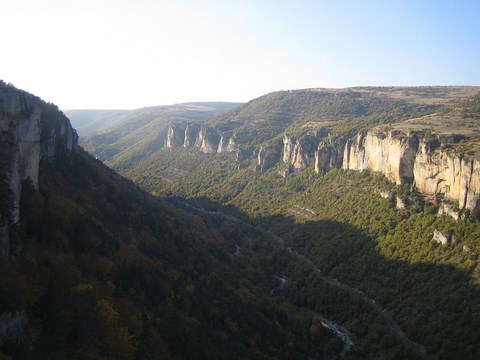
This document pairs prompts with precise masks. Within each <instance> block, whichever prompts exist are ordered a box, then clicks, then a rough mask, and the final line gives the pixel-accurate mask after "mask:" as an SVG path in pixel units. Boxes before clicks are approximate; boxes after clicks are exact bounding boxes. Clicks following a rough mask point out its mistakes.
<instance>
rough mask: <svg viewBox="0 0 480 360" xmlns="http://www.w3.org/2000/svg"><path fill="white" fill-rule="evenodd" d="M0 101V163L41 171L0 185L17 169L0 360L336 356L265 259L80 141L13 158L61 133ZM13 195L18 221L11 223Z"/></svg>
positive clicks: (14, 93)
mask: <svg viewBox="0 0 480 360" xmlns="http://www.w3.org/2000/svg"><path fill="white" fill-rule="evenodd" d="M0 106H1V112H0V115H1V118H0V121H1V122H0V124H1V125H2V129H7V128H9V127H10V128H13V129H16V130H18V131H17V132H16V134H17V135H15V136H13V135H12V134H10V133H8V132H7V131H4V132H2V138H1V145H2V146H3V147H8V146H9V147H10V150H9V152H3V153H2V164H8V163H9V161H10V162H12V161H13V162H15V161H21V162H22V161H27V162H29V163H31V162H32V161H40V162H39V163H37V165H39V173H36V172H30V175H31V176H34V175H36V176H35V182H33V181H32V180H33V179H32V178H30V176H28V177H26V178H25V179H24V181H23V182H22V185H21V187H20V188H18V189H13V188H11V187H10V185H9V182H5V181H6V180H8V179H10V175H15V176H16V177H18V176H21V175H22V174H21V173H12V172H11V171H10V170H9V173H8V174H6V175H5V176H3V177H2V182H1V185H2V186H1V188H0V189H1V198H0V200H1V209H2V213H1V214H2V217H1V221H2V223H1V225H2V242H5V243H6V244H7V245H8V247H9V252H4V253H2V255H1V256H2V261H1V262H0V294H1V296H0V357H1V358H5V359H133V358H138V359H245V358H249V359H265V358H281V357H282V358H294V359H305V358H317V357H324V356H326V357H334V356H336V354H340V353H341V352H342V349H343V346H344V345H343V343H342V341H341V340H340V339H339V338H338V335H336V334H335V333H334V332H332V331H330V330H328V329H327V328H325V327H324V326H323V325H322V321H323V322H325V321H328V319H326V318H324V317H323V316H322V315H320V314H318V313H316V312H314V311H313V310H311V309H309V308H308V307H305V306H297V305H295V304H292V303H291V302H289V301H288V300H287V299H285V298H284V297H278V296H273V294H274V292H275V291H276V290H277V289H279V288H280V287H281V283H280V282H279V281H278V279H277V277H276V272H275V269H274V267H273V265H272V264H269V263H267V262H266V256H265V254H262V253H259V254H258V255H257V256H252V257H243V256H238V255H236V254H235V249H234V248H233V250H232V242H231V239H229V238H226V237H224V236H223V234H222V233H221V232H219V231H218V230H215V229H214V228H211V227H210V226H208V225H207V224H206V223H205V221H204V220H203V219H202V218H201V217H199V216H196V215H192V214H188V213H187V212H185V211H183V210H180V209H179V208H177V207H174V206H172V205H169V204H167V203H165V202H163V201H161V200H159V199H155V198H153V197H151V196H150V195H148V194H147V193H145V192H144V191H143V190H141V189H140V188H138V187H137V186H136V185H134V184H133V183H131V182H130V181H129V180H126V179H124V178H122V177H121V176H119V175H117V174H116V173H114V172H113V171H112V170H110V169H108V168H107V167H105V166H104V165H103V164H101V163H100V162H99V161H97V160H95V159H93V157H91V156H90V155H88V154H87V153H86V152H84V151H83V150H82V149H80V148H78V147H77V146H76V144H70V147H69V148H67V147H66V144H64V143H59V144H58V146H57V147H56V150H55V151H52V152H45V153H43V152H41V153H40V155H41V156H39V157H37V156H34V155H35V154H32V153H31V152H30V153H25V154H26V156H28V158H24V159H20V160H18V158H17V159H10V158H9V156H10V154H15V151H19V149H20V151H22V146H24V145H22V142H24V141H25V139H27V140H28V138H29V137H31V136H32V134H33V132H25V131H23V129H24V127H25V126H27V125H28V128H29V129H35V131H37V132H38V133H39V134H41V135H42V136H41V138H40V140H39V144H38V145H39V149H43V148H45V146H46V143H49V144H51V143H52V139H51V138H49V136H57V141H60V138H58V137H59V136H60V135H59V134H60V132H61V131H63V134H64V135H65V134H67V133H68V131H66V130H65V128H62V127H61V126H60V125H61V124H62V123H61V122H60V121H61V120H62V119H64V117H63V115H62V114H61V113H60V112H59V111H58V109H57V108H56V107H55V106H53V105H51V104H45V103H43V102H42V101H41V100H40V99H39V98H36V97H34V96H32V95H30V94H28V93H25V92H22V91H20V90H17V89H15V88H13V87H12V86H11V85H6V84H4V83H1V87H0ZM46 110H48V111H46ZM62 121H63V120H62ZM31 124H33V125H31ZM44 124H49V125H50V126H51V127H52V128H53V129H57V130H56V131H59V132H58V133H57V132H52V133H51V132H48V131H47V130H48V129H47V128H45V127H44ZM70 131H72V132H73V130H71V128H70ZM26 136H27V138H26ZM45 149H48V148H45ZM42 154H43V155H42ZM46 154H50V156H49V157H48V158H47V157H46ZM37 155H38V154H37ZM21 162H20V163H21ZM15 169H17V170H15ZM15 169H14V170H12V171H13V172H15V171H18V168H15ZM33 170H35V167H33ZM7 175H8V176H7ZM9 181H10V180H9ZM15 191H21V197H20V203H19V207H20V208H19V214H20V217H19V221H17V222H13V221H14V220H13V217H10V214H11V213H12V212H13V211H14V209H13V208H12V204H13V201H12V196H13V195H14V192H15ZM5 227H6V229H7V232H6V233H4V232H3V229H5ZM329 324H333V323H331V322H329ZM330 326H331V325H330Z"/></svg>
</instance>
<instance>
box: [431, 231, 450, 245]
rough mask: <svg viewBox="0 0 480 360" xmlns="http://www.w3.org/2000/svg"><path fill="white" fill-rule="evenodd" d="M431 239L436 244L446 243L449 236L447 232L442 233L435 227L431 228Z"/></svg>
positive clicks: (448, 240)
mask: <svg viewBox="0 0 480 360" xmlns="http://www.w3.org/2000/svg"><path fill="white" fill-rule="evenodd" d="M432 239H433V241H435V242H436V243H438V244H442V245H446V244H448V243H449V242H450V240H451V236H450V235H449V234H444V233H442V232H441V231H438V230H437V229H435V230H433V238H432Z"/></svg>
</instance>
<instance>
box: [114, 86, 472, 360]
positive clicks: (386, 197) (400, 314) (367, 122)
mask: <svg viewBox="0 0 480 360" xmlns="http://www.w3.org/2000/svg"><path fill="white" fill-rule="evenodd" d="M357 92H359V91H358V89H357V91H354V94H352V93H351V92H349V91H346V94H348V95H346V94H344V96H345V98H343V100H338V101H339V103H338V105H336V107H335V106H334V104H335V101H337V100H336V99H339V98H340V99H342V96H343V95H340V94H337V96H335V95H330V100H329V101H328V102H321V101H320V100H319V99H321V98H322V96H323V97H325V96H326V95H325V94H324V93H323V92H320V94H322V95H321V96H320V95H316V94H311V91H310V92H309V91H304V92H302V91H300V92H299V93H297V94H295V92H294V94H293V95H292V96H293V97H292V98H289V93H287V92H283V93H275V94H271V95H267V96H266V97H264V98H260V99H257V100H253V101H252V102H250V103H248V104H246V105H245V106H243V107H239V108H236V109H233V110H231V112H230V113H226V114H224V115H221V116H220V117H219V118H216V119H213V120H212V121H211V122H210V123H209V124H210V125H209V126H211V127H212V129H218V131H219V132H222V131H223V132H224V134H226V133H228V134H229V135H228V136H230V137H234V139H235V145H236V147H235V149H234V151H231V152H229V151H222V152H217V153H204V152H203V151H199V148H195V147H185V146H170V147H168V146H167V147H162V148H161V149H159V150H158V151H156V152H155V153H152V154H144V156H143V157H142V158H141V160H140V161H139V162H138V163H136V164H135V165H134V166H132V167H126V168H125V169H124V171H123V174H124V175H125V176H127V177H129V178H131V179H132V180H134V181H135V182H136V183H137V184H138V185H140V186H141V187H143V188H145V189H146V190H147V191H149V192H151V193H153V194H155V195H157V196H160V197H165V198H167V199H169V201H170V202H172V203H174V204H176V205H177V206H183V207H184V208H185V209H186V210H188V211H190V212H194V213H196V214H198V215H200V216H202V217H203V218H205V219H206V220H207V221H209V223H210V224H211V227H212V228H216V229H218V230H219V231H220V232H221V233H223V234H224V236H225V237H227V238H229V239H232V240H233V241H234V247H233V245H232V251H236V252H237V253H238V254H239V256H240V257H242V256H244V257H253V256H257V255H258V254H262V253H265V252H266V253H268V254H269V255H267V258H266V264H268V265H270V264H271V265H272V266H273V267H274V269H276V276H278V277H279V278H280V279H282V282H283V286H282V287H281V288H280V289H279V290H277V291H274V294H275V295H278V296H281V297H282V298H285V299H288V301H290V302H292V303H293V304H295V305H297V306H306V307H308V308H309V309H311V310H314V311H315V312H317V313H319V314H323V315H322V316H326V317H329V318H330V319H332V320H334V321H336V322H337V323H338V324H340V325H341V326H343V327H344V328H345V329H348V331H350V332H351V335H352V341H353V343H354V346H353V347H352V349H351V350H350V351H349V352H347V355H346V356H347V357H348V356H351V357H352V358H367V357H374V358H375V357H386V358H412V357H414V356H418V357H434V358H440V359H451V358H464V359H476V358H478V356H480V347H479V344H480V331H479V330H478V328H479V325H480V308H479V307H478V298H479V295H480V294H479V291H480V289H479V283H480V282H479V280H480V267H479V258H478V256H479V254H480V242H479V239H480V222H479V215H478V214H479V213H478V208H476V207H475V204H473V205H472V207H465V206H464V207H460V205H458V204H456V203H455V202H453V201H451V200H448V199H447V198H445V196H444V195H445V193H444V191H446V190H445V189H443V188H442V187H441V186H437V188H436V189H437V190H436V191H438V192H437V193H436V195H435V196H430V195H428V194H425V193H422V192H421V191H419V189H417V188H416V187H415V183H413V182H412V181H411V179H410V180H409V179H408V178H401V179H400V180H399V181H398V183H395V182H391V181H389V180H388V179H387V178H386V177H385V176H384V175H382V173H380V172H372V171H370V170H369V168H368V167H365V168H363V169H359V170H363V171H362V172H359V171H351V170H349V171H346V170H342V169H341V168H340V169H337V168H335V166H330V167H328V169H327V170H324V169H321V168H317V160H315V163H314V161H313V160H312V161H311V162H310V163H309V162H307V161H305V162H303V163H302V167H298V168H297V167H295V166H296V165H295V164H296V163H294V162H293V160H292V159H293V158H292V157H283V159H282V154H285V149H286V148H288V146H289V140H288V139H290V138H294V139H297V142H296V144H300V145H299V147H301V146H303V150H302V151H303V153H308V151H310V150H306V145H307V144H308V142H305V141H304V142H302V141H303V139H304V138H308V136H310V138H313V139H317V138H315V137H314V136H313V135H311V134H312V132H311V131H312V130H314V131H318V130H321V129H325V130H326V134H327V135H326V136H325V137H323V138H322V137H321V136H324V135H321V136H320V144H319V145H318V153H317V154H314V151H312V154H314V155H315V156H316V157H315V159H317V157H320V154H321V152H320V150H321V149H324V147H325V145H326V144H327V145H329V146H330V145H332V147H331V148H330V149H334V148H335V147H334V145H335V144H339V143H340V144H342V146H344V147H345V146H347V145H346V144H348V141H355V139H356V137H357V133H360V134H362V133H363V134H367V135H368V133H369V132H370V131H375V134H377V135H375V136H377V137H378V138H379V139H383V138H382V136H383V135H382V132H381V131H379V130H378V129H377V128H375V127H378V126H379V125H381V126H384V127H385V126H388V127H389V128H391V129H393V130H388V131H392V134H393V135H386V136H391V137H392V139H399V140H398V141H399V142H400V144H408V136H412V134H414V136H416V137H417V139H419V140H418V141H417V143H416V145H415V146H416V147H417V148H418V149H417V148H416V149H417V150H416V151H418V154H424V156H426V160H425V161H426V162H427V163H428V164H429V165H428V166H433V165H435V164H437V163H438V164H440V163H442V161H445V162H444V163H442V164H445V166H447V168H448V163H447V160H442V159H450V158H449V157H451V158H452V159H454V158H455V159H457V158H458V159H461V161H464V162H465V161H467V160H468V161H471V162H472V164H475V163H474V161H475V160H474V158H475V156H474V153H471V151H475V144H476V143H477V140H478V134H479V130H480V127H479V125H478V124H477V122H476V120H475V119H476V112H477V110H478V109H477V110H476V104H477V98H478V95H477V96H473V97H470V96H471V95H473V94H475V93H476V92H478V89H475V88H473V89H472V88H468V89H459V88H417V89H402V88H400V89H398V88H393V89H382V88H379V89H375V90H373V89H371V88H369V89H368V91H367V92H366V94H363V95H358V94H356V93H357ZM305 94H307V95H308V96H306V95H305ZM372 94H375V95H372ZM386 94H389V95H388V96H387V95H386ZM290 95H291V94H290ZM300 95H301V96H300ZM367 95H368V96H367ZM380 95H381V97H382V99H383V102H380V100H379V98H378V96H380ZM302 96H306V99H307V100H299V98H302ZM310 96H313V97H315V96H318V97H317V98H315V99H316V100H312V101H310V100H308V99H309V98H310ZM365 97H369V98H370V100H369V101H366V102H365V104H363V102H364V101H365ZM269 99H270V100H272V102H270V101H269ZM303 99H305V98H303ZM288 101H293V102H297V101H298V102H299V103H298V104H296V105H295V106H294V107H290V109H295V112H294V111H292V112H289V113H286V112H281V111H283V110H284V109H285V104H287V103H288ZM301 101H305V104H306V105H305V108H304V110H303V113H300V112H299V111H301V109H302V107H301V106H300V103H301ZM309 101H310V102H309ZM317 104H318V108H316V105H317ZM354 104H356V105H354ZM380 104H381V105H380ZM249 109H250V110H249ZM262 109H267V110H268V111H266V112H265V113H264V112H262V111H263V110H262ZM280 109H283V110H280ZM359 109H361V110H359ZM247 110H248V111H249V112H248V115H247ZM237 115H238V116H237ZM409 119H414V120H411V121H410V122H409V121H406V122H405V120H409ZM372 129H373V130H372ZM375 129H377V130H375ZM382 129H384V128H382ZM397 130H399V131H401V133H395V131H397ZM236 131H238V132H237V133H236ZM247 133H248V134H247ZM241 134H244V135H245V137H242V136H243V135H242V136H240V135H241ZM317 134H318V133H317ZM321 134H323V133H321ZM388 134H390V133H388ZM398 134H402V135H401V136H400V135H398ZM424 136H429V137H430V138H427V140H428V141H431V144H436V145H435V147H432V148H431V149H430V150H429V151H431V152H424V153H420V152H421V151H424V150H422V149H423V147H422V146H423V145H422V144H423V142H425V141H427V140H425V138H424ZM282 137H283V140H282ZM388 138H389V137H388ZM404 138H405V139H407V140H405V141H407V142H405V141H404V140H403V139H404ZM276 139H280V142H282V141H283V150H278V146H277V145H274V146H271V147H268V146H265V145H266V144H267V145H269V144H272V143H273V144H274V143H275V141H277V140H276ZM298 139H300V140H301V141H298ZM322 139H323V140H322ZM338 139H342V141H338ZM309 141H310V140H309ZM315 141H316V140H315ZM379 141H380V140H379ZM293 144H295V142H293ZM316 144H317V143H315V147H316ZM429 144H430V143H429ZM269 146H270V145H269ZM279 146H281V145H279ZM353 146H354V145H351V147H352V149H353ZM355 146H356V145H355ZM402 146H404V145H402ZM219 148H220V147H219ZM262 148H263V149H270V151H271V152H272V153H274V154H275V159H276V160H275V161H273V162H270V163H269V164H268V166H264V167H262V166H261V163H260V161H261V156H262V155H261V154H262V151H264V150H262ZM358 148H359V149H360V150H361V144H360V145H359V147H358ZM200 149H201V148H200ZM280 149H281V147H280ZM341 149H342V155H343V147H342V148H341ZM242 151H244V154H247V155H245V156H240V157H239V156H238V154H239V153H240V154H242ZM402 151H403V150H402ZM469 151H470V153H469ZM300 153H301V152H300ZM248 154H250V155H248ZM418 154H417V155H416V157H417V159H418V157H420V155H418ZM469 154H470V155H469ZM382 156H384V155H382ZM312 158H313V156H312ZM306 159H308V158H306ZM391 159H393V157H391ZM350 160H351V159H350ZM448 161H450V160H448ZM455 161H457V160H455ZM458 161H460V160H458ZM453 163H454V161H453V160H452V164H453ZM110 164H111V165H112V166H116V164H117V162H116V161H115V160H113V161H111V162H110ZM422 164H423V163H422ZM402 166H404V165H402V163H400V170H401V171H404V170H405V168H402ZM412 166H413V165H412ZM422 166H423V165H422ZM425 166H426V165H425ZM435 166H437V165H435ZM439 166H440V165H439ZM442 166H443V165H442ZM286 167H287V168H288V167H290V168H292V169H294V170H295V171H285V168H286ZM340 167H341V166H340ZM118 169H123V168H122V167H121V166H120V167H119V168H118ZM402 169H403V170H402ZM412 171H413V170H412ZM442 171H444V170H442ZM472 171H473V172H476V171H477V170H476V168H473V170H472ZM402 174H404V173H402V172H401V173H400V175H402ZM442 174H443V173H442ZM442 176H443V175H442ZM441 182H442V181H440V182H439V183H440V184H441ZM475 182H476V180H475ZM469 186H470V189H466V190H465V191H476V190H474V189H473V187H472V186H473V184H470V185H469ZM475 186H476V185H475ZM462 191H463V190H462ZM446 194H447V195H448V193H446ZM427 195H428V196H427Z"/></svg>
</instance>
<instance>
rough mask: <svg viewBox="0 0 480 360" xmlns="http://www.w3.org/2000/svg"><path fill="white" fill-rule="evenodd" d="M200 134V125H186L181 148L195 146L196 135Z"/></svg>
mask: <svg viewBox="0 0 480 360" xmlns="http://www.w3.org/2000/svg"><path fill="white" fill-rule="evenodd" d="M199 132H200V125H195V124H188V125H187V126H186V128H185V135H184V139H183V147H186V148H188V147H192V146H195V141H196V140H197V137H198V133H199Z"/></svg>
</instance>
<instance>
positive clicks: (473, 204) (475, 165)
mask: <svg viewBox="0 0 480 360" xmlns="http://www.w3.org/2000/svg"><path fill="white" fill-rule="evenodd" d="M413 172H414V177H415V185H416V187H417V189H418V190H419V191H421V192H423V193H425V194H430V195H439V196H444V197H445V198H447V199H450V200H455V201H458V207H459V208H460V209H464V208H466V209H478V208H479V199H480V162H479V161H478V160H474V159H469V158H467V157H466V156H465V154H463V153H460V154H456V153H454V152H448V151H446V150H445V149H442V148H438V149H435V148H433V147H432V144H431V142H430V141H422V142H421V144H420V147H419V151H418V153H417V157H416V161H415V166H414V169H413Z"/></svg>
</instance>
